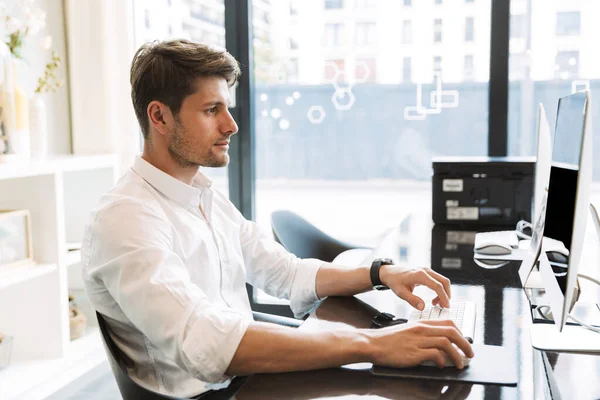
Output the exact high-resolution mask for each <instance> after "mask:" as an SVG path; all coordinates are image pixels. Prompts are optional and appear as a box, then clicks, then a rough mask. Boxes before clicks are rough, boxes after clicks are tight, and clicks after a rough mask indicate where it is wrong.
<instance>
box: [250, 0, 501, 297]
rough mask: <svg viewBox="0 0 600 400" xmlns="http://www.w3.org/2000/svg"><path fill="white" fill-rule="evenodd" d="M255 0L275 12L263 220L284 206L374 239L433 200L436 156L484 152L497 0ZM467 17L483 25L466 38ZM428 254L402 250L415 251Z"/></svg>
mask: <svg viewBox="0 0 600 400" xmlns="http://www.w3.org/2000/svg"><path fill="white" fill-rule="evenodd" d="M253 3H254V5H255V6H259V5H260V6H261V7H263V8H264V9H265V10H266V12H268V13H270V20H271V21H272V22H271V25H270V29H269V36H267V37H264V38H261V39H260V40H258V39H257V38H255V40H254V62H255V65H254V68H255V76H254V78H255V87H254V88H253V90H254V92H253V93H254V94H253V95H254V99H255V104H256V110H255V115H254V124H255V132H256V158H255V159H256V176H257V181H256V219H257V222H258V224H259V225H260V226H261V227H262V228H263V229H264V230H265V232H271V226H270V216H271V213H272V212H273V211H276V210H280V209H287V210H291V211H293V212H295V213H297V214H300V215H301V216H303V217H304V218H306V219H307V220H309V221H310V222H311V223H313V224H315V225H316V226H317V227H318V228H319V229H321V230H323V231H324V232H326V233H328V234H330V235H332V236H333V237H335V238H338V239H340V240H346V241H351V242H355V243H360V244H372V243H374V242H376V240H377V238H378V237H379V235H380V234H381V233H382V232H384V231H385V230H386V229H388V228H391V227H397V226H398V225H399V224H400V223H401V222H402V221H403V220H405V219H406V218H407V216H408V215H409V214H411V213H413V212H416V210H421V212H423V209H424V208H425V211H424V212H428V207H430V206H428V205H427V204H429V202H430V201H431V200H430V197H431V172H432V171H431V159H432V157H435V156H446V155H454V156H460V155H465V156H467V155H487V130H488V109H487V107H488V86H489V85H488V81H489V78H488V71H489V55H490V53H489V52H490V50H489V45H490V31H489V26H490V13H491V0H479V1H477V2H476V3H475V5H473V4H470V3H467V2H464V1H456V2H450V1H448V2H443V5H442V6H438V5H436V4H435V2H434V1H433V0H430V1H412V2H411V1H409V0H404V1H382V0H379V1H373V2H372V3H371V2H369V3H371V4H372V7H362V4H363V3H364V4H366V2H360V4H358V3H357V2H355V1H345V2H343V3H341V5H340V8H335V9H332V8H331V7H330V5H329V3H326V2H324V1H323V0H295V1H294V0H278V1H271V2H270V3H269V4H268V5H267V4H266V3H265V2H264V1H262V0H253ZM290 4H293V8H294V10H295V14H294V15H293V17H292V16H290ZM359 6H360V8H358V7H359ZM408 6H410V8H408ZM359 11H360V12H359ZM467 17H470V21H471V22H469V23H468V24H471V25H472V27H473V29H472V31H473V32H476V33H477V34H476V35H473V36H472V41H470V42H468V43H467V42H465V40H464V39H465V21H466V19H465V18H467ZM254 18H256V16H254ZM255 22H256V21H255ZM442 28H443V31H442ZM434 31H435V32H436V33H437V34H439V40H440V41H441V43H443V46H442V45H441V44H440V43H435V42H434V39H435V37H434ZM254 33H255V34H256V27H255V31H254ZM290 39H293V40H294V41H295V43H296V45H297V48H294V49H291V48H290ZM467 81H468V82H467ZM417 254H420V252H418V251H414V250H411V249H410V248H406V249H405V250H404V253H403V255H402V256H403V257H405V258H406V260H407V262H408V263H414V262H415V259H414V257H416V255H417ZM261 296H262V294H261ZM261 298H263V299H264V297H261Z"/></svg>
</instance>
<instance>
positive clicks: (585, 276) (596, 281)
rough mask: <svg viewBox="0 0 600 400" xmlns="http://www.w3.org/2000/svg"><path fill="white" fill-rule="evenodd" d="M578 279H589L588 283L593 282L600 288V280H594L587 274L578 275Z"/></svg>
mask: <svg viewBox="0 0 600 400" xmlns="http://www.w3.org/2000/svg"><path fill="white" fill-rule="evenodd" d="M577 277H578V278H581V279H587V280H588V281H590V282H593V283H595V284H596V285H598V286H600V281H599V280H598V279H596V278H592V277H591V276H588V275H585V274H577Z"/></svg>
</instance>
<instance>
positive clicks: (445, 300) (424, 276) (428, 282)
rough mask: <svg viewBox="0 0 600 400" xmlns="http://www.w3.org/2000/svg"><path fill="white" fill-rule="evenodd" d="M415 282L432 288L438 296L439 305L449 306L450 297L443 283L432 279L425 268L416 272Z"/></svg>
mask: <svg viewBox="0 0 600 400" xmlns="http://www.w3.org/2000/svg"><path fill="white" fill-rule="evenodd" d="M415 283H416V284H419V285H424V286H427V287H428V288H429V289H431V290H433V291H434V292H435V293H436V294H437V295H438V297H439V298H440V305H441V306H442V307H446V308H448V307H450V297H448V293H446V288H445V287H444V285H443V284H442V283H441V282H439V281H437V280H435V279H433V278H432V277H431V275H429V274H428V273H427V272H426V271H425V270H421V271H419V272H418V273H417V280H416V282H415Z"/></svg>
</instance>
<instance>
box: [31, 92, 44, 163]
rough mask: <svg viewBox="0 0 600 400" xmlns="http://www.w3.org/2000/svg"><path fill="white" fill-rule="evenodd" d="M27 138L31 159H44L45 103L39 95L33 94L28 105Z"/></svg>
mask: <svg viewBox="0 0 600 400" xmlns="http://www.w3.org/2000/svg"><path fill="white" fill-rule="evenodd" d="M29 136H30V142H31V157H32V158H37V159H41V158H45V157H46V155H47V154H48V123H47V116H46V101H45V99H44V96H43V95H42V94H40V93H35V94H34V96H33V99H32V100H31V102H30V104H29Z"/></svg>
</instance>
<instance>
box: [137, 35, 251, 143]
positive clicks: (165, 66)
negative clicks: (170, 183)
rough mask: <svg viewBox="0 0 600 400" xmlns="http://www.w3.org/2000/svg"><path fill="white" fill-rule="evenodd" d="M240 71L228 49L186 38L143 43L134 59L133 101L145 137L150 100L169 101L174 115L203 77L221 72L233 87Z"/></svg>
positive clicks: (147, 130)
mask: <svg viewBox="0 0 600 400" xmlns="http://www.w3.org/2000/svg"><path fill="white" fill-rule="evenodd" d="M240 74H241V71H240V67H239V64H238V62H237V61H236V59H235V58H233V56H232V55H231V54H229V53H228V52H227V51H225V50H218V49H215V48H212V47H210V46H207V45H204V44H200V43H194V42H191V41H189V40H185V39H177V40H167V41H154V42H149V43H145V44H143V45H142V46H141V47H140V48H139V49H138V51H137V52H136V53H135V56H133V61H132V62H131V75H130V82H131V101H132V102H133V108H134V110H135V115H136V117H137V119H138V122H139V123H140V128H141V129H142V134H143V135H144V139H147V138H148V134H149V132H150V127H149V125H150V123H149V121H148V116H147V114H146V109H147V108H148V104H150V102H151V101H154V100H158V101H160V102H161V103H164V104H166V105H167V106H168V107H169V108H170V109H171V112H172V113H173V114H174V115H177V114H178V113H179V110H180V109H181V104H182V103H183V99H185V98H186V97H187V96H189V95H190V94H192V93H194V92H195V91H196V89H197V88H196V87H195V82H196V79H197V78H200V77H211V76H218V77H222V78H224V79H225V80H226V81H227V83H228V85H229V86H230V87H231V86H233V84H234V83H235V82H236V81H237V79H238V77H239V76H240Z"/></svg>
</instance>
